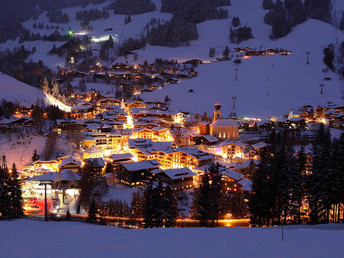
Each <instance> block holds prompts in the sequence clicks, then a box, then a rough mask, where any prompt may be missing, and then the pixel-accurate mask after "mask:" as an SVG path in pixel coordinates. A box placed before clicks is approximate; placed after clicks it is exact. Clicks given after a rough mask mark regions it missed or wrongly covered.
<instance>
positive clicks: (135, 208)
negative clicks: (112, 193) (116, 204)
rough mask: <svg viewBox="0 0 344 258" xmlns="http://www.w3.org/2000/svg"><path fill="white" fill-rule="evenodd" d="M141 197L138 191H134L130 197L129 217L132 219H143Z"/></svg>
mask: <svg viewBox="0 0 344 258" xmlns="http://www.w3.org/2000/svg"><path fill="white" fill-rule="evenodd" d="M143 202H144V200H143V195H141V193H140V191H136V192H134V193H133V195H132V199H131V205H130V216H131V217H132V218H142V217H143Z"/></svg>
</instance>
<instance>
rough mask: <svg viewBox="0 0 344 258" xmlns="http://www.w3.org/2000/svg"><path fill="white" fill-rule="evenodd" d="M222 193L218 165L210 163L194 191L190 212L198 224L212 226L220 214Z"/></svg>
mask: <svg viewBox="0 0 344 258" xmlns="http://www.w3.org/2000/svg"><path fill="white" fill-rule="evenodd" d="M222 201H223V195H222V193H221V174H220V171H219V165H217V164H216V165H215V164H212V165H211V166H210V168H209V171H208V172H205V173H204V175H203V176H202V181H201V184H200V187H199V189H197V190H196V191H195V192H194V197H193V200H192V206H191V214H192V216H193V217H194V218H196V219H197V220H199V222H200V226H203V227H210V226H212V227H214V226H215V223H216V221H217V220H218V219H219V217H220V214H221V210H222V207H221V204H222Z"/></svg>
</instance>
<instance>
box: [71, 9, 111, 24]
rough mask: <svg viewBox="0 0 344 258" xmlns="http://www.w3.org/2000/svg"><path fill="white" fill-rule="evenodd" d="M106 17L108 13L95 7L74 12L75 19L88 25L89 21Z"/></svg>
mask: <svg viewBox="0 0 344 258" xmlns="http://www.w3.org/2000/svg"><path fill="white" fill-rule="evenodd" d="M107 18H109V13H108V12H107V11H105V10H103V11H99V10H98V9H97V8H93V9H90V10H82V11H78V12H76V14H75V19H77V20H79V21H83V22H84V24H85V25H88V24H89V22H90V21H95V20H99V19H107Z"/></svg>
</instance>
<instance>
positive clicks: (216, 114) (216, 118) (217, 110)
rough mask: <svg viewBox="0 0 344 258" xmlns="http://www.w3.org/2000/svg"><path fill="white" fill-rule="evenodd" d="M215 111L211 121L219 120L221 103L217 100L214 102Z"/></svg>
mask: <svg viewBox="0 0 344 258" xmlns="http://www.w3.org/2000/svg"><path fill="white" fill-rule="evenodd" d="M214 106H215V110H214V118H213V121H216V120H218V119H221V110H220V109H221V103H220V102H219V99H217V101H216V102H215V105H214Z"/></svg>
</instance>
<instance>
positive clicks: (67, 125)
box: [54, 119, 83, 134]
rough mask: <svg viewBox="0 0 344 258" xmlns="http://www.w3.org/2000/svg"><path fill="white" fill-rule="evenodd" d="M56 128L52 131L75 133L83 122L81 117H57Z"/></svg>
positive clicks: (79, 129) (79, 130) (81, 126)
mask: <svg viewBox="0 0 344 258" xmlns="http://www.w3.org/2000/svg"><path fill="white" fill-rule="evenodd" d="M56 123H57V128H54V131H55V132H57V133H58V134H62V133H77V132H81V130H82V129H83V123H82V120H81V119H57V120H56Z"/></svg>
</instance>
